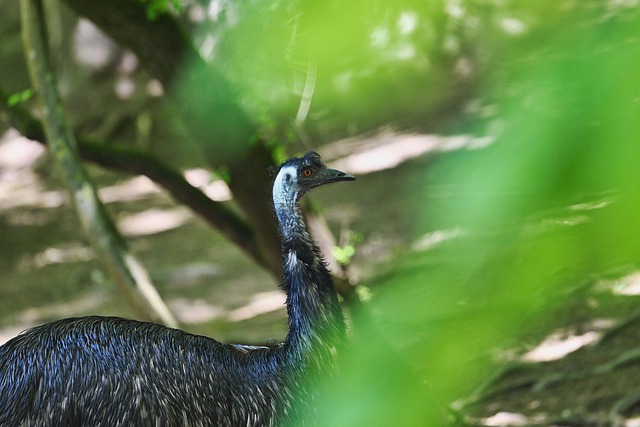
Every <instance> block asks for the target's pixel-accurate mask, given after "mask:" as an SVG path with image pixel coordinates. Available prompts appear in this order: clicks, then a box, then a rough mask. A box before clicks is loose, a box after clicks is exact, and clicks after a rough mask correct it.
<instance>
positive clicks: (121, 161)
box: [0, 87, 269, 269]
mask: <svg viewBox="0 0 640 427" xmlns="http://www.w3.org/2000/svg"><path fill="white" fill-rule="evenodd" d="M7 101H8V96H7V94H6V93H5V92H4V91H3V89H2V87H0V104H2V105H5V106H6V111H7V112H8V118H9V120H10V122H11V125H12V126H13V127H14V128H15V129H16V130H18V132H20V133H21V134H22V135H24V136H25V137H26V138H29V139H31V140H33V141H37V142H40V143H41V144H46V138H45V134H44V129H43V128H42V123H40V121H38V120H36V119H35V118H34V117H33V115H31V114H30V113H29V112H28V111H26V110H25V109H24V108H22V107H21V106H20V105H11V106H10V105H8V104H7ZM74 138H75V139H76V141H77V145H78V154H79V155H80V156H81V157H82V159H84V160H86V161H90V162H93V163H95V164H96V165H99V166H101V167H104V168H106V169H111V170H115V171H118V172H125V173H130V174H132V175H144V176H146V177H148V178H149V179H151V180H152V181H153V182H155V183H156V184H158V185H160V186H161V187H163V188H164V189H165V190H166V191H167V192H168V193H169V194H170V195H171V197H173V198H174V199H175V200H176V201H178V202H179V203H182V204H184V205H185V206H188V207H189V208H190V209H191V210H192V211H193V212H195V213H196V214H197V215H199V216H200V217H201V218H202V219H204V220H205V221H206V222H207V223H209V224H210V225H211V226H212V227H214V228H215V229H216V230H218V231H219V232H220V233H221V234H222V235H223V236H225V238H227V239H229V240H230V241H232V242H233V243H235V244H236V245H237V246H238V247H239V248H240V249H241V250H242V251H243V252H245V253H246V254H247V255H248V256H249V257H251V259H253V260H254V261H255V262H256V263H258V264H259V265H261V266H263V267H265V268H267V269H269V266H268V265H267V263H266V262H265V260H264V257H263V256H262V254H261V253H260V251H259V249H258V247H257V244H256V242H255V238H254V235H253V230H252V229H251V226H250V225H249V224H248V223H247V222H246V221H245V220H243V219H242V218H240V216H238V215H237V214H236V213H235V212H234V211H232V210H231V209H229V208H228V207H227V206H225V205H224V204H223V203H220V202H216V201H214V200H211V199H210V198H209V197H207V195H206V194H204V193H203V192H202V191H201V190H200V189H198V188H196V187H194V186H192V185H191V184H189V183H188V182H187V181H186V180H185V179H184V177H183V176H182V174H180V172H178V171H177V170H175V169H173V168H172V167H170V166H169V165H167V164H166V163H164V162H162V161H161V160H160V159H158V158H157V157H155V156H153V155H152V154H149V153H147V152H145V151H141V150H138V149H135V148H131V147H129V146H124V145H117V144H114V143H98V142H95V141H90V140H88V139H86V138H84V137H82V136H80V135H75V136H74Z"/></svg>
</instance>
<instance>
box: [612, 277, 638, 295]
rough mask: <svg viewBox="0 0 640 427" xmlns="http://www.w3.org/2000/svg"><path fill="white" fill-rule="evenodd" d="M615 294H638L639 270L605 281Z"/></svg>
mask: <svg viewBox="0 0 640 427" xmlns="http://www.w3.org/2000/svg"><path fill="white" fill-rule="evenodd" d="M605 285H606V286H607V287H610V288H611V291H612V292H613V293H614V294H615V295H624V296H636V295H640V272H634V273H632V274H629V275H627V276H624V277H622V278H620V279H617V280H614V281H607V282H605Z"/></svg>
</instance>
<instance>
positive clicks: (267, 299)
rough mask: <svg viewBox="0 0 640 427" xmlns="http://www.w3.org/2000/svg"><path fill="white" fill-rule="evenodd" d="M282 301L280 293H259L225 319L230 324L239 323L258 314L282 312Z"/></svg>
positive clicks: (281, 293) (283, 297)
mask: <svg viewBox="0 0 640 427" xmlns="http://www.w3.org/2000/svg"><path fill="white" fill-rule="evenodd" d="M284 301H285V295H284V293H283V292H282V291H269V292H261V293H259V294H255V295H253V296H252V297H251V301H250V302H249V303H248V304H246V305H244V306H242V307H240V308H237V309H235V310H233V311H231V312H230V313H229V315H228V316H227V319H228V320H229V321H230V322H240V321H242V320H247V319H251V318H252V317H256V316H258V315H260V314H266V313H271V312H272V311H277V310H284Z"/></svg>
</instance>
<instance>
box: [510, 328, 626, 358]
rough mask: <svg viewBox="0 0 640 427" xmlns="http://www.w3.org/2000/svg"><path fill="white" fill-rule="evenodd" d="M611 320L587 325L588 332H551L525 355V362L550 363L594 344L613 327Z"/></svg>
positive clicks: (568, 330)
mask: <svg viewBox="0 0 640 427" xmlns="http://www.w3.org/2000/svg"><path fill="white" fill-rule="evenodd" d="M613 323H614V322H613V321H612V320H606V319H599V320H595V321H593V322H592V323H591V324H590V325H589V329H591V330H590V331H587V332H584V333H578V332H576V331H575V330H574V329H573V328H571V329H564V330H559V331H556V332H553V333H552V334H551V335H549V336H548V337H547V338H545V339H544V340H543V341H542V342H541V343H540V344H538V345H537V346H536V347H535V348H533V349H531V350H530V351H528V352H527V353H525V354H524V355H523V356H522V357H521V359H522V360H523V361H525V362H551V361H553V360H559V359H562V358H563V357H565V356H567V355H568V354H570V353H573V352H574V351H576V350H579V349H581V348H583V347H586V346H588V345H591V344H594V343H596V342H597V341H598V340H599V339H600V337H601V336H602V334H603V331H604V330H605V329H606V328H609V327H611V326H613Z"/></svg>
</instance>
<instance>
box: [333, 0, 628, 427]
mask: <svg viewBox="0 0 640 427" xmlns="http://www.w3.org/2000/svg"><path fill="white" fill-rule="evenodd" d="M534 12H535V13H537V14H538V15H537V16H538V17H539V18H540V19H542V18H545V19H547V17H548V16H547V14H551V15H553V14H556V13H558V14H559V13H561V16H555V15H553V16H551V18H553V19H551V22H555V23H558V22H562V25H557V26H548V25H547V22H545V23H544V25H542V24H541V27H539V28H538V29H543V30H544V31H541V32H537V31H535V28H531V32H530V34H529V35H528V36H522V37H520V36H519V37H515V36H511V35H503V38H504V40H502V41H501V43H497V41H496V39H491V38H489V39H488V40H487V41H485V42H486V44H485V45H483V46H479V49H480V48H481V49H482V50H484V51H485V52H487V53H488V54H489V55H490V56H491V57H493V58H501V59H502V61H501V62H500V63H499V64H496V66H495V67H494V68H492V69H488V70H486V73H484V75H483V79H482V82H481V83H482V84H481V87H482V96H481V99H480V100H479V102H480V103H484V105H486V106H489V107H490V109H491V110H492V111H495V114H493V115H492V116H490V117H489V118H487V117H486V116H484V115H483V114H478V115H476V116H474V117H472V119H471V120H470V121H469V125H467V126H466V127H465V130H466V131H467V132H473V133H476V134H477V136H487V131H486V129H490V130H491V132H489V133H488V135H489V136H490V137H491V138H492V139H493V142H492V144H491V145H490V146H489V147H488V148H484V149H481V150H469V151H466V152H460V153H454V154H449V155H446V156H442V157H441V158H440V159H438V160H437V161H434V162H433V165H432V166H431V168H430V169H429V170H428V171H426V172H425V175H424V185H428V186H431V187H433V188H447V189H449V192H448V193H446V194H444V195H443V194H438V198H435V197H434V198H433V199H429V198H427V199H425V200H424V201H423V211H422V215H418V216H417V217H416V219H415V221H416V223H417V224H420V227H419V228H422V229H424V228H429V229H432V230H434V231H436V230H451V229H456V230H462V231H461V232H460V233H458V237H456V238H453V239H451V240H450V241H448V242H446V243H444V244H441V245H440V246H438V247H436V248H435V249H430V250H425V251H417V252H416V251H411V252H407V253H404V254H403V255H402V256H401V257H399V258H398V259H396V260H394V262H393V264H391V265H390V266H389V267H388V269H389V272H388V273H387V274H386V275H385V276H383V277H381V278H379V279H378V280H377V281H376V282H375V283H372V284H368V285H370V286H371V288H372V289H373V290H374V297H373V299H372V302H371V305H370V308H372V309H373V312H374V313H376V316H375V320H376V321H375V322H371V321H370V319H368V318H364V317H363V318H359V317H358V314H356V315H355V318H354V321H353V323H354V325H356V327H357V328H355V330H356V333H355V336H354V343H353V348H350V351H349V353H348V355H347V357H346V360H345V361H344V366H343V367H344V372H345V380H344V384H341V385H340V386H339V387H337V388H336V389H333V390H331V391H329V392H328V393H327V397H326V398H325V399H324V400H323V402H324V404H325V406H324V410H323V412H322V414H323V416H326V417H327V419H328V421H327V422H326V423H324V422H323V425H334V426H340V425H345V426H346V425H368V426H386V425H403V426H413V425H416V426H420V425H421V426H424V425H429V426H435V425H441V424H444V423H446V421H445V420H444V418H443V417H442V416H441V413H439V412H438V411H437V410H429V409H425V407H428V406H425V405H427V403H428V402H432V401H433V400H435V401H436V407H438V405H441V407H442V408H445V407H446V406H447V405H450V404H451V403H452V402H453V401H455V400H457V399H461V398H464V396H465V395H467V394H468V393H470V392H471V390H472V389H473V388H474V387H475V386H476V385H477V384H478V383H479V382H480V381H481V379H482V378H486V377H487V376H488V375H489V373H490V370H491V369H494V368H493V366H494V365H493V363H495V362H496V359H495V356H496V355H497V354H499V353H500V349H506V348H509V347H510V346H513V345H515V344H516V343H517V338H518V337H519V336H521V334H522V333H523V332H524V331H526V330H527V328H529V327H531V326H532V325H535V324H536V323H538V322H544V320H545V318H546V317H547V316H549V315H550V314H551V313H553V312H554V311H555V310H557V309H558V308H561V307H562V306H563V304H564V303H565V302H566V299H567V296H568V295H570V294H571V289H573V288H575V287H578V286H580V285H582V284H584V283H585V282H587V283H588V282H589V281H593V280H594V278H598V277H603V276H605V275H610V274H613V272H615V273H616V274H624V273H628V272H629V271H633V270H635V269H637V268H638V266H639V263H640V239H638V236H640V222H639V221H638V220H637V218H639V217H640V174H639V173H638V159H640V144H639V143H638V142H639V140H640V97H639V95H638V94H640V80H639V79H638V78H637V76H638V75H640V43H639V42H638V37H637V35H638V28H640V19H639V17H638V13H637V10H634V11H633V12H634V13H626V14H620V15H611V16H609V18H608V19H602V14H601V12H602V11H601V10H597V9H596V10H593V9H590V8H587V7H585V8H584V9H582V8H580V7H576V8H571V9H568V10H563V11H562V12H559V11H558V10H557V9H556V8H555V7H551V6H549V9H548V10H544V9H541V10H539V11H528V13H530V14H533V13H534ZM477 43H480V41H477ZM505 46H509V49H508V50H506V51H505V50H503V48H504V47H505ZM492 49H496V50H495V51H491V50H492ZM481 110H482V109H480V111H481ZM461 126H462V125H461ZM411 191H415V189H413V188H412V189H411ZM412 214H415V212H412ZM424 221H426V222H427V224H426V226H425V224H424V223H423V222H424ZM407 372H413V373H414V374H413V375H411V374H407Z"/></svg>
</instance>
